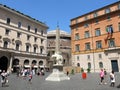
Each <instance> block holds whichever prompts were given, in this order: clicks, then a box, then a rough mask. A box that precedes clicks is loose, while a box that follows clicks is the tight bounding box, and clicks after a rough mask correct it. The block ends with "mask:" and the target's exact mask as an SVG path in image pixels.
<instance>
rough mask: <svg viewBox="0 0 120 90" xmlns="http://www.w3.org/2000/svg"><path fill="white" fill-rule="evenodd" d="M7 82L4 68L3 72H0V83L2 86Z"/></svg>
mask: <svg viewBox="0 0 120 90" xmlns="http://www.w3.org/2000/svg"><path fill="white" fill-rule="evenodd" d="M7 82H8V78H7V72H5V70H3V72H2V73H1V83H2V87H3V86H5V84H6V83H7Z"/></svg>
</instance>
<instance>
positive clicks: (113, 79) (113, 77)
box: [110, 70, 115, 87]
mask: <svg viewBox="0 0 120 90" xmlns="http://www.w3.org/2000/svg"><path fill="white" fill-rule="evenodd" d="M110 82H111V84H110V86H111V87H114V86H115V74H114V71H113V70H112V72H111V73H110Z"/></svg>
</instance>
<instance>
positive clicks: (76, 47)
mask: <svg viewBox="0 0 120 90" xmlns="http://www.w3.org/2000/svg"><path fill="white" fill-rule="evenodd" d="M75 51H76V52H79V51H80V45H79V44H77V45H75Z"/></svg>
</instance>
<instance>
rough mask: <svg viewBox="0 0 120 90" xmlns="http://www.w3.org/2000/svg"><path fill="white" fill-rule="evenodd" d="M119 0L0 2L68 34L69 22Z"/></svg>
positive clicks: (20, 0) (1, 0)
mask: <svg viewBox="0 0 120 90" xmlns="http://www.w3.org/2000/svg"><path fill="white" fill-rule="evenodd" d="M117 1H119V0H0V3H1V4H4V5H7V6H8V7H10V8H13V9H15V10H17V11H20V12H22V13H24V14H26V15H29V16H31V17H33V18H35V19H37V20H39V21H41V22H44V23H46V24H47V26H48V27H49V29H48V31H49V30H55V29H56V27H57V22H59V27H60V29H61V30H64V31H66V32H68V33H70V32H71V31H70V27H69V26H70V20H71V19H72V18H75V17H78V16H80V15H83V14H86V13H88V12H91V11H93V10H96V9H99V8H101V7H104V6H106V5H109V4H112V3H114V2H117Z"/></svg>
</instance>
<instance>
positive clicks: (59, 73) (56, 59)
mask: <svg viewBox="0 0 120 90" xmlns="http://www.w3.org/2000/svg"><path fill="white" fill-rule="evenodd" d="M55 46H56V47H55V54H54V55H52V58H53V72H52V73H51V74H50V75H49V76H48V77H47V78H46V80H47V81H62V80H70V78H69V77H68V76H67V75H66V74H64V72H63V57H62V55H61V53H60V29H59V26H57V29H56V45H55Z"/></svg>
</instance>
